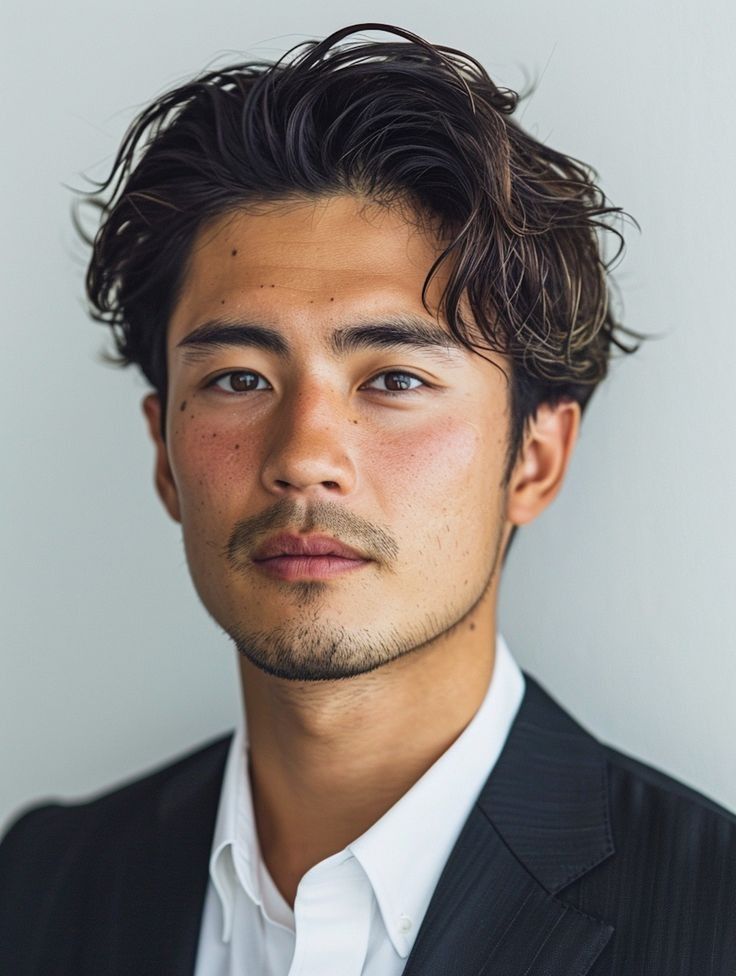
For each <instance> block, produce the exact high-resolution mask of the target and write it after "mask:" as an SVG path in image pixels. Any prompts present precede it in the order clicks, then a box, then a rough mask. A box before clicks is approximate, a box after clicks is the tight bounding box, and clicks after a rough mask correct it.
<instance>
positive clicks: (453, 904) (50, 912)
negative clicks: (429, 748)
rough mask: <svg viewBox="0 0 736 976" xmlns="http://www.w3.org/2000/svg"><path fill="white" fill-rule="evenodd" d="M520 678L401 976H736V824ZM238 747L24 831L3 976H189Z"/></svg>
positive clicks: (220, 748) (3, 865)
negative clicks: (223, 790)
mask: <svg viewBox="0 0 736 976" xmlns="http://www.w3.org/2000/svg"><path fill="white" fill-rule="evenodd" d="M525 677H526V683H527V688H526V693H525V695H524V699H523V702H522V704H521V707H520V710H519V712H518V714H517V717H516V719H515V721H514V723H513V726H512V729H511V732H510V734H509V737H508V739H507V742H506V745H505V747H504V749H503V751H502V753H501V756H500V757H499V760H498V762H497V764H496V766H495V768H494V770H493V772H492V773H491V775H490V777H489V779H488V781H487V782H486V784H485V786H484V788H483V790H482V792H481V794H480V796H479V798H478V801H477V803H476V804H475V806H474V807H473V810H472V812H471V814H470V816H469V818H468V820H467V822H466V823H465V825H464V827H463V830H462V832H461V834H460V837H459V838H458V841H457V843H456V845H455V847H454V849H453V851H452V854H451V855H450V858H449V859H448V861H447V864H446V865H445V868H444V871H443V874H442V876H441V878H440V881H439V883H438V885H437V888H436V889H435V892H434V895H433V898H432V901H431V903H430V906H429V909H428V911H427V914H426V917H425V919H424V921H423V923H422V926H421V928H420V930H419V932H418V934H417V939H416V943H415V945H414V948H413V951H412V952H411V954H410V956H409V958H408V960H407V964H406V968H405V970H404V976H588V974H589V976H735V974H736V817H734V816H733V815H732V814H730V813H728V812H727V811H726V810H724V809H722V808H721V807H719V806H718V805H717V804H715V803H713V802H711V801H709V800H707V799H705V798H704V797H702V796H700V795H699V794H697V793H695V792H693V791H692V790H690V789H688V788H687V787H685V786H683V785H681V784H680V783H677V782H676V781H674V780H672V779H670V778H669V777H667V776H664V775H663V774H661V773H659V772H657V771H655V770H653V769H651V768H649V767H647V766H644V765H642V764H641V763H639V762H636V761H635V760H633V759H630V758H628V757H627V756H624V755H622V754H621V753H619V752H616V751H615V750H613V749H610V748H608V747H606V746H605V745H603V744H601V743H600V742H598V741H597V740H596V739H595V738H593V737H592V736H591V735H589V734H588V733H587V732H585V731H584V730H583V729H582V728H581V727H580V726H579V725H578V724H577V723H576V722H575V721H574V720H573V719H572V718H571V717H570V716H569V715H568V714H567V713H566V712H565V711H564V710H563V709H562V708H561V707H560V706H559V705H558V704H557V703H556V702H554V701H553V700H552V699H551V698H550V697H549V696H548V695H547V694H546V692H545V691H544V690H543V689H542V688H541V687H540V686H539V685H538V684H537V683H536V682H535V681H534V679H532V678H531V677H530V676H529V675H526V676H525ZM228 745H229V738H224V739H221V740H219V741H217V742H214V743H213V744H211V745H209V746H207V747H206V748H204V749H201V750H200V751H198V752H196V753H194V754H192V755H190V756H187V757H186V758H184V759H182V760H180V761H178V762H176V763H175V764H173V765H170V766H167V767H166V768H164V769H161V770H159V771H158V772H155V773H153V774H152V775H149V776H147V777H146V778H145V779H141V780H138V781H137V782H134V783H132V784H129V785H127V786H125V787H123V788H122V789H118V790H116V791H115V792H114V793H109V794H107V795H105V796H102V797H101V798H98V799H96V800H93V801H91V802H87V803H83V804H78V805H59V804H54V805H49V806H43V807H40V808H38V809H35V810H32V811H30V812H29V813H27V814H26V815H25V816H23V817H21V818H20V820H18V821H17V822H16V823H15V824H14V826H13V827H12V828H11V830H10V831H9V832H8V834H7V835H6V837H5V839H4V841H3V843H2V845H0V974H2V976H123V974H125V976H147V974H150V976H154V974H155V976H191V974H192V973H193V970H194V963H195V956H196V949H197V943H198V937H199V926H200V920H201V915H202V908H203V903H204V895H205V890H206V884H207V870H208V858H209V851H210V843H211V838H212V832H213V829H214V819H215V813H216V810H217V803H218V799H219V791H220V784H221V780H222V775H223V768H224V762H225V757H226V754H227V748H228ZM325 976H350V974H345V973H325Z"/></svg>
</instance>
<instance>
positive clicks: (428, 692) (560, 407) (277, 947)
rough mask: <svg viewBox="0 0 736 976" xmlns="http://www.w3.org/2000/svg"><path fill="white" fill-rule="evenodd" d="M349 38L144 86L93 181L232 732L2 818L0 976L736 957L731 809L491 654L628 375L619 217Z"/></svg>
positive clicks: (462, 70) (559, 165)
mask: <svg viewBox="0 0 736 976" xmlns="http://www.w3.org/2000/svg"><path fill="white" fill-rule="evenodd" d="M370 26H374V27H375V26H380V25H361V26H359V27H351V28H347V29H345V30H343V31H339V32H337V33H336V34H334V35H332V36H330V37H329V38H327V39H326V40H325V41H323V42H321V43H319V44H316V43H315V44H313V45H307V46H306V48H305V49H303V50H301V51H300V52H299V53H298V54H297V56H295V57H292V58H291V59H289V58H286V59H283V60H282V61H281V62H279V63H277V64H276V65H270V66H269V65H263V64H258V65H252V64H250V65H235V66H232V67H231V68H230V69H225V70H222V71H216V72H212V73H210V74H208V75H205V76H203V77H201V78H199V79H197V80H195V81H194V82H192V83H191V84H189V85H185V86H183V87H181V88H179V89H176V90H175V91H173V92H171V93H169V94H168V95H166V96H164V97H163V98H162V99H160V100H159V101H158V102H157V103H155V104H154V105H153V106H151V107H150V108H149V109H147V110H146V111H144V112H143V113H142V114H141V116H139V118H138V119H137V120H136V122H135V123H134V124H133V126H132V127H131V129H130V131H129V133H128V135H127V136H126V138H125V140H124V143H123V145H122V147H121V150H120V154H119V155H118V158H117V160H116V162H115V165H114V167H113V172H112V173H111V176H110V178H109V180H108V181H107V182H106V184H105V185H104V186H103V187H102V188H101V194H102V193H103V192H104V191H105V190H110V191H111V192H110V198H109V200H107V202H105V203H102V204H101V206H102V222H101V227H100V230H99V233H98V234H97V236H96V239H95V241H94V247H93V255H92V261H91V264H90V268H89V273H88V278H87V286H88V294H89V297H90V300H91V303H92V307H93V314H94V315H95V316H96V317H97V318H99V319H100V320H102V321H105V322H107V323H109V324H110V325H111V326H112V328H113V332H114V336H115V339H116V342H117V347H118V351H119V353H120V357H121V361H122V362H125V363H136V364H137V365H138V366H139V367H140V368H141V369H142V370H143V372H144V374H145V375H146V376H147V378H148V379H149V380H150V382H151V384H152V386H153V389H154V392H152V393H150V394H149V395H148V396H146V398H145V400H144V404H143V406H144V412H145V416H146V419H147V422H148V427H149V430H150V433H151V436H152V438H153V440H154V443H155V448H156V473H155V478H156V486H157V489H158V493H159V495H160V497H161V499H162V501H163V503H164V505H165V507H166V509H167V511H168V513H169V514H170V515H171V517H172V518H174V519H175V520H176V521H177V522H179V523H181V526H182V533H183V538H184V543H185V548H186V554H187V560H188V563H189V567H190V570H191V574H192V578H193V580H194V583H195V586H196V588H197V591H198V593H199V595H200V597H201V599H202V601H203V603H204V605H205V607H206V608H207V609H208V611H209V612H210V613H211V615H212V616H213V618H214V619H215V621H216V622H217V623H218V624H219V625H220V626H221V627H222V628H223V629H224V630H225V631H226V632H227V633H228V634H229V635H230V636H231V637H232V639H233V641H234V643H235V645H236V647H237V650H238V652H239V663H240V672H241V678H242V682H241V685H242V694H243V705H244V713H243V722H242V725H241V727H239V728H238V729H237V730H236V732H235V734H234V736H233V737H232V738H230V737H228V738H227V739H225V740H221V741H218V742H215V743H213V744H210V745H209V746H206V747H205V748H203V749H201V750H199V751H198V752H196V753H195V754H193V755H190V756H187V757H185V758H183V759H181V760H180V761H178V762H177V763H175V764H173V765H170V766H167V767H166V768H164V769H161V770H158V771H157V772H155V773H153V774H152V775H149V776H147V777H145V778H143V779H140V780H138V781H136V782H134V783H131V784H128V785H126V786H123V787H121V788H120V789H118V790H116V791H114V792H113V793H109V794H107V795H105V796H102V797H100V798H98V799H96V800H93V801H92V802H88V803H83V804H53V805H47V806H43V807H39V808H37V809H35V810H32V811H30V812H29V813H27V814H26V815H25V816H23V817H21V818H20V819H19V820H18V821H17V822H16V824H15V825H14V826H13V827H12V828H11V830H10V831H9V833H8V834H7V836H6V839H5V841H4V843H3V845H2V848H0V872H1V882H0V931H1V943H0V971H2V972H3V973H6V972H7V973H12V974H43V976H52V974H74V976H80V974H95V976H105V974H113V973H115V974H122V973H126V974H128V973H129V974H136V976H137V974H143V973H156V974H168V973H172V974H181V976H184V974H192V973H194V974H195V976H225V974H230V973H248V974H267V976H271V974H274V976H275V974H287V973H290V974H293V976H296V974H297V973H299V974H305V976H306V974H310V976H311V974H320V976H324V974H336V976H337V974H339V976H351V974H356V976H357V974H365V976H379V974H380V976H392V974H399V973H404V974H406V976H446V974H463V976H466V974H468V976H470V974H472V976H481V974H488V976H491V974H497V976H522V974H525V976H541V974H546V976H563V974H564V976H572V974H575V976H584V974H588V973H590V974H592V976H614V974H615V976H624V974H626V976H631V974H647V976H675V974H681V976H685V974H688V976H691V974H697V976H725V974H727V973H728V974H733V973H734V972H735V971H736V905H735V903H734V902H735V898H734V892H735V891H736V819H735V818H734V817H733V816H732V815H731V814H729V813H728V812H727V811H725V810H723V809H721V808H719V807H718V806H717V805H716V804H714V803H712V802H711V801H709V800H707V799H705V798H703V797H701V796H699V795H697V794H696V793H694V792H693V791H691V790H689V789H688V788H686V787H685V786H683V785H681V784H679V783H677V782H675V781H673V780H672V779H669V778H668V777H666V776H664V775H663V774H661V773H659V772H657V771H655V770H653V769H651V768H648V767H646V766H644V765H642V764H640V763H638V762H636V761H634V760H633V759H630V758H628V757H625V756H623V755H621V754H620V753H617V752H616V751H614V750H612V749H610V748H608V747H606V746H604V745H602V744H601V743H599V742H598V741H597V740H596V739H595V738H593V737H592V736H591V735H589V734H588V733H587V732H585V731H584V730H583V729H582V728H580V727H579V726H578V725H577V724H576V723H575V721H574V720H573V719H572V718H571V717H570V716H569V715H567V714H566V713H565V712H564V711H563V710H562V709H561V708H560V707H559V706H558V705H557V704H556V703H555V702H554V701H553V700H552V699H551V698H550V697H549V696H548V695H547V694H546V693H545V692H544V691H543V690H542V688H541V687H540V686H539V685H538V684H537V683H536V682H535V681H534V679H533V678H532V677H531V676H529V675H523V674H522V672H521V671H520V670H519V668H518V666H517V665H516V664H515V662H514V660H513V657H512V656H511V653H510V651H509V649H508V647H507V646H506V644H505V642H504V640H503V637H502V636H501V635H500V634H498V633H497V630H496V604H497V596H498V585H499V578H500V572H501V568H502V564H503V559H504V557H505V554H506V553H507V552H508V548H509V545H510V542H511V539H512V537H513V533H514V531H515V529H516V527H518V526H521V525H524V524H526V523H528V522H530V521H531V520H532V519H534V518H535V517H536V516H537V515H538V514H539V513H540V512H542V511H543V510H544V509H545V508H546V507H547V506H548V505H549V504H550V502H551V501H552V500H553V498H554V497H555V496H556V494H557V492H558V491H559V490H560V487H561V485H562V482H563V479H564V475H565V472H566V469H567V465H568V463H569V460H570V457H571V454H572V451H573V449H574V446H575V442H576V438H577V435H578V430H579V424H580V418H581V414H582V412H583V409H584V408H585V406H586V405H587V403H588V402H589V398H590V395H591V394H592V392H593V390H594V389H595V387H596V385H597V384H598V383H599V382H600V381H601V380H602V379H603V377H604V376H605V374H606V371H607V364H608V361H609V358H610V354H611V347H612V346H614V345H615V346H617V347H618V348H619V349H621V350H623V351H627V352H630V351H633V350H632V349H631V348H630V347H628V346H626V345H625V344H624V343H623V342H622V340H621V335H622V334H624V333H626V331H627V330H625V329H624V328H623V327H622V326H620V325H618V324H617V323H616V322H615V321H614V319H613V316H612V314H611V312H610V309H609V307H608V303H607V284H606V275H605V272H606V265H605V264H604V262H603V259H602V257H601V251H600V245H599V241H598V238H597V232H598V230H602V229H604V228H605V227H606V226H607V224H606V220H607V219H608V218H609V217H611V216H615V214H616V213H617V211H616V208H613V207H610V206H608V205H607V204H606V201H605V199H604V197H603V195H602V193H601V192H600V190H599V189H598V188H597V187H596V186H595V185H594V183H593V182H592V179H591V176H590V173H589V171H588V170H587V169H586V168H585V167H584V166H583V165H582V164H580V163H577V162H575V161H574V160H571V159H568V158H567V157H565V156H563V155H562V154H560V153H558V152H555V151H554V150H552V149H550V148H549V147H547V146H544V145H542V144H540V143H538V142H536V141H535V140H534V139H532V138H531V137H530V136H528V135H527V134H525V133H524V132H523V131H522V130H521V129H520V128H519V127H518V126H517V125H516V123H515V122H514V121H513V120H512V119H511V118H510V115H511V113H512V111H513V109H514V107H515V104H516V96H514V94H513V93H510V92H507V91H504V90H501V89H498V88H497V87H496V86H495V85H494V84H493V82H492V81H491V80H490V79H489V78H488V76H487V75H486V74H485V72H484V71H483V69H482V68H481V67H480V66H479V65H478V64H477V63H475V62H473V61H472V59H470V58H468V57H467V56H466V55H462V54H460V53H459V52H453V51H452V50H450V49H447V48H442V47H433V46H432V45H429V44H428V43H426V42H425V41H423V40H421V39H420V38H417V37H415V36H414V35H412V34H410V33H408V32H406V31H402V30H399V29H397V28H385V29H387V30H389V31H392V32H393V33H394V34H395V35H396V40H392V41H390V42H382V43H362V44H356V43H353V44H350V43H345V38H347V37H348V36H349V35H350V34H352V33H354V32H355V31H357V30H360V29H365V28H366V27H370ZM97 199H98V200H100V201H101V200H102V199H103V197H102V195H100V197H98V198H97ZM630 334H633V333H630Z"/></svg>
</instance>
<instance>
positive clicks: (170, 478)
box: [141, 393, 181, 522]
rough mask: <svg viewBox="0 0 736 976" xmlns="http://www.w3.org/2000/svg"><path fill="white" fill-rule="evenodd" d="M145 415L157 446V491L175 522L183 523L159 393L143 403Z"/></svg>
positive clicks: (145, 399) (150, 394)
mask: <svg viewBox="0 0 736 976" xmlns="http://www.w3.org/2000/svg"><path fill="white" fill-rule="evenodd" d="M141 406H142V407H143V413H144V414H145V415H146V420H147V421H148V431H149V433H150V435H151V440H152V441H153V443H154V444H155V446H156V474H155V482H156V491H157V492H158V496H159V498H160V499H161V501H162V502H163V503H164V507H165V508H166V511H167V512H168V513H169V515H170V516H171V517H172V519H174V521H175V522H181V511H180V508H179V494H178V492H177V490H176V482H175V481H174V475H173V473H172V471H171V465H170V464H169V452H168V450H167V448H166V441H165V440H164V439H163V437H162V436H161V399H160V397H159V395H158V394H157V393H149V394H148V395H147V396H146V397H144V398H143V402H142V403H141Z"/></svg>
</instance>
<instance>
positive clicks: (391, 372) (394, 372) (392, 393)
mask: <svg viewBox="0 0 736 976" xmlns="http://www.w3.org/2000/svg"><path fill="white" fill-rule="evenodd" d="M244 373H245V374H250V375H251V376H258V377H259V378H260V379H263V380H265V379H266V378H265V376H262V375H261V374H260V373H257V372H256V371H255V370H253V369H230V370H228V371H227V372H225V373H220V374H219V375H218V376H213V377H212V379H211V380H209V381H208V382H207V383H206V384H205V389H209V388H211V387H214V386H215V384H216V383H218V382H219V381H220V380H222V379H225V377H226V376H238V375H243V374H244ZM380 376H408V377H410V378H411V379H413V380H418V381H419V382H420V383H421V384H422V386H421V387H417V386H415V387H411V388H410V389H408V390H374V392H375V393H381V394H382V395H383V396H389V397H397V396H398V397H401V396H406V395H407V393H418V392H419V391H420V390H421V389H422V388H428V387H429V385H430V384H429V383H427V382H425V381H424V380H423V379H422V378H421V376H417V375H416V374H415V373H410V372H409V371H408V370H403V369H384V370H382V371H381V372H380V373H376V375H375V376H373V377H371V379H369V380H368V381H367V382H368V383H373V382H374V381H375V380H377V379H378V378H379V377H380ZM266 382H268V380H266ZM221 392H222V393H225V395H226V396H244V395H245V394H247V393H262V392H263V390H241V391H240V392H236V391H235V390H229V391H226V390H221Z"/></svg>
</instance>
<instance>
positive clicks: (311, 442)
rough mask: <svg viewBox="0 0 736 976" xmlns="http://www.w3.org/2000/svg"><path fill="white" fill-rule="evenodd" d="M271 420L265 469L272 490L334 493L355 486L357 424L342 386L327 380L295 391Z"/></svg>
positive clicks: (267, 485)
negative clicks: (333, 386) (354, 436)
mask: <svg viewBox="0 0 736 976" xmlns="http://www.w3.org/2000/svg"><path fill="white" fill-rule="evenodd" d="M269 423H270V424H271V425H272V427H271V430H270V434H269V436H268V437H267V440H266V442H267V451H266V456H265V459H264V462H263V467H262V471H261V478H262V482H263V485H264V487H265V488H266V490H267V491H269V492H270V493H271V494H277V495H299V494H308V495H310V496H313V497H314V496H320V495H322V496H327V497H330V498H336V497H338V496H342V495H348V494H350V493H351V492H352V491H354V489H355V484H356V469H355V463H354V458H353V457H352V449H351V445H350V433H351V432H350V430H349V428H351V427H353V423H352V421H351V419H350V417H349V407H348V405H347V401H346V400H345V398H344V397H342V396H341V395H340V394H339V393H338V392H337V391H336V390H334V389H333V390H330V389H326V388H325V386H324V384H322V385H321V386H320V387H319V389H317V388H316V387H314V386H312V387H311V388H310V389H308V390H302V391H300V392H298V393H295V394H294V395H293V396H291V397H290V398H288V399H285V400H284V401H282V403H281V404H280V405H279V407H278V409H277V410H276V411H275V412H274V414H273V415H272V417H271V418H270V419H269Z"/></svg>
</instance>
